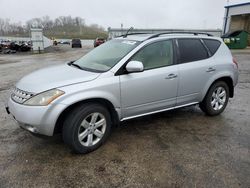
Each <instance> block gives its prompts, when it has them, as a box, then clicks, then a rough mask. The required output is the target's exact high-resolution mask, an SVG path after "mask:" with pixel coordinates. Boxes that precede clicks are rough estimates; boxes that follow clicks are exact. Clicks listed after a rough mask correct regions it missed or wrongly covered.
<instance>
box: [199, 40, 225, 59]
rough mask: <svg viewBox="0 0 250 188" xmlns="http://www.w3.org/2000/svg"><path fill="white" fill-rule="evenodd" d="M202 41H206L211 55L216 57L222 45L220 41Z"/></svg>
mask: <svg viewBox="0 0 250 188" xmlns="http://www.w3.org/2000/svg"><path fill="white" fill-rule="evenodd" d="M202 40H203V41H204V43H205V45H206V46H207V48H208V49H209V51H210V52H211V55H214V54H215V53H216V52H217V50H218V48H219V47H220V45H221V42H220V41H218V40H211V39H202Z"/></svg>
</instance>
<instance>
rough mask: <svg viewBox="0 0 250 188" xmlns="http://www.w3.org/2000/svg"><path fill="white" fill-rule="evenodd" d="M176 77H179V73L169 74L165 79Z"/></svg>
mask: <svg viewBox="0 0 250 188" xmlns="http://www.w3.org/2000/svg"><path fill="white" fill-rule="evenodd" d="M174 78H177V74H173V73H171V74H169V75H168V76H167V77H166V78H165V79H174Z"/></svg>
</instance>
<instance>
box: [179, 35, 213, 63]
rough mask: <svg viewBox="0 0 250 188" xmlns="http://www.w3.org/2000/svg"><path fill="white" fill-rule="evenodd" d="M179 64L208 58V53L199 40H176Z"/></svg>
mask: <svg viewBox="0 0 250 188" xmlns="http://www.w3.org/2000/svg"><path fill="white" fill-rule="evenodd" d="M178 47H179V53H180V63H187V62H192V61H199V60H203V59H206V58H208V57H209V56H208V52H207V50H206V48H205V47H204V45H203V44H202V43H201V41H200V39H178Z"/></svg>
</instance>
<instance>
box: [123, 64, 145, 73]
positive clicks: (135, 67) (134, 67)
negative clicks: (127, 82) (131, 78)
mask: <svg viewBox="0 0 250 188" xmlns="http://www.w3.org/2000/svg"><path fill="white" fill-rule="evenodd" d="M126 70H127V71H128V72H129V73H133V72H142V71H143V70H144V66H143V64H142V62H140V61H130V62H128V64H127V66H126Z"/></svg>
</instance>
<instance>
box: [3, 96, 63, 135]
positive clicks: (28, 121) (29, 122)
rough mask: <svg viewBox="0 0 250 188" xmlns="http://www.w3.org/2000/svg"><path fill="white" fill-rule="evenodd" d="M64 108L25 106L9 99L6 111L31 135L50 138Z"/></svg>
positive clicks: (58, 106)
mask: <svg viewBox="0 0 250 188" xmlns="http://www.w3.org/2000/svg"><path fill="white" fill-rule="evenodd" d="M64 108H65V105H63V104H51V105H48V106H26V105H22V104H18V103H16V102H14V101H13V100H12V99H9V101H8V104H7V106H6V111H7V113H9V114H11V115H12V116H13V118H14V119H15V120H16V121H17V123H18V124H19V126H20V127H22V128H24V129H26V130H28V131H30V132H32V133H36V134H41V135H46V136H52V135H53V133H54V127H55V124H56V121H57V118H58V117H59V115H60V113H61V112H62V111H63V110H64Z"/></svg>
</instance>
